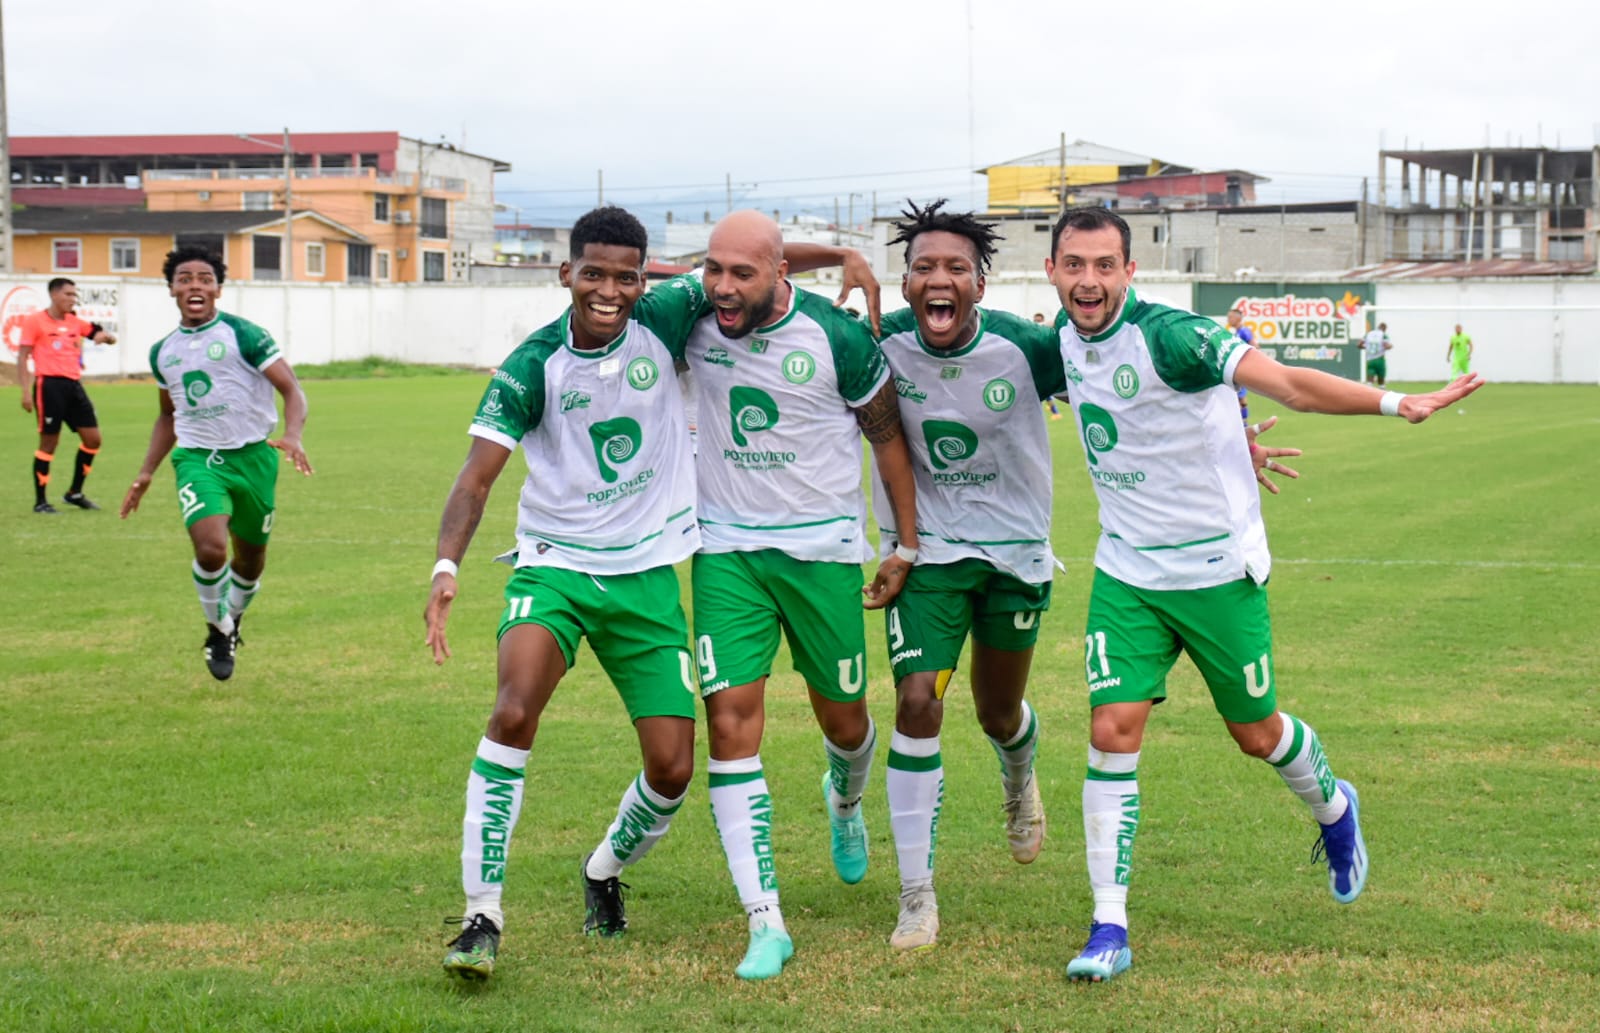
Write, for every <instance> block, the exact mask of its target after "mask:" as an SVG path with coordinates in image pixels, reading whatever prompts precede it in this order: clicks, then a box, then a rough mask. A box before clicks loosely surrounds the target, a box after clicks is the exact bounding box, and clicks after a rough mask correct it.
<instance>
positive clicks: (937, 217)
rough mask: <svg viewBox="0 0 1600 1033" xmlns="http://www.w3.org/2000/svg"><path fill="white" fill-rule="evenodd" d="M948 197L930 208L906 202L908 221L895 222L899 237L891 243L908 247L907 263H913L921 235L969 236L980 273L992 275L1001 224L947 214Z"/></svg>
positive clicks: (972, 216) (940, 199)
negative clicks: (915, 243) (913, 249)
mask: <svg viewBox="0 0 1600 1033" xmlns="http://www.w3.org/2000/svg"><path fill="white" fill-rule="evenodd" d="M948 200H949V199H948V198H943V197H941V198H939V200H937V201H932V202H929V204H928V205H927V207H924V208H919V207H917V203H916V202H915V201H912V200H911V199H909V198H907V199H906V209H905V211H903V212H901V214H902V215H904V216H905V217H906V221H904V222H897V223H895V224H894V225H895V228H896V229H898V230H899V231H900V233H899V235H898V236H896V237H894V238H893V239H892V240H890V241H889V244H890V245H891V246H893V245H895V244H904V245H905V246H906V259H905V260H906V264H907V265H910V264H911V242H912V241H913V240H916V239H917V237H918V236H919V235H920V234H923V233H932V232H935V231H939V232H944V233H954V234H955V235H956V236H958V237H966V238H967V239H968V240H970V241H971V242H972V250H973V251H974V252H975V253H976V254H977V256H978V272H979V273H980V274H987V273H988V272H989V261H990V260H991V259H992V258H994V255H995V251H996V247H995V245H996V243H998V242H999V241H1000V240H1001V239H1002V238H1001V236H1000V234H998V233H996V232H995V230H994V228H995V226H996V225H997V223H992V222H982V221H980V220H979V219H978V218H977V216H975V215H973V213H971V212H945V211H940V209H942V208H943V207H944V206H945V204H946V203H947V202H948Z"/></svg>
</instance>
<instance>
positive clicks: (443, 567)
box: [430, 560, 461, 580]
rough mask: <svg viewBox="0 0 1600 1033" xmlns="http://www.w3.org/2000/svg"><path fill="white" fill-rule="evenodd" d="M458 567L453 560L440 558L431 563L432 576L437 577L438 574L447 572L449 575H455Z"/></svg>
mask: <svg viewBox="0 0 1600 1033" xmlns="http://www.w3.org/2000/svg"><path fill="white" fill-rule="evenodd" d="M460 569H461V568H460V567H458V566H456V561H455V560H440V561H439V562H438V563H435V564H434V565H433V576H434V577H438V576H439V575H440V574H449V575H450V576H451V577H455V576H456V571H458V570H460ZM430 580H431V579H430Z"/></svg>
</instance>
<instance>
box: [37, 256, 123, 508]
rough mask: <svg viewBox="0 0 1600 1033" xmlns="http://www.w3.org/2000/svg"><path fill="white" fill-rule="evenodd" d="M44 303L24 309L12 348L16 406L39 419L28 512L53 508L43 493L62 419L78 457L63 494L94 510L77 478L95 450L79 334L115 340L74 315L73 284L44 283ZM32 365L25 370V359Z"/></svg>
mask: <svg viewBox="0 0 1600 1033" xmlns="http://www.w3.org/2000/svg"><path fill="white" fill-rule="evenodd" d="M48 289H49V292H50V307H49V308H47V309H42V310H40V311H38V312H32V313H29V314H28V315H27V316H26V317H25V318H24V319H23V321H22V342H21V345H20V347H18V349H17V380H18V382H19V383H21V384H22V411H23V412H31V413H34V414H35V415H36V416H37V418H38V421H39V450H38V451H36V452H35V453H33V511H34V512H35V513H54V512H55V511H56V508H55V507H54V506H52V505H50V503H49V502H48V501H46V499H45V497H44V489H45V485H47V484H49V483H50V460H51V459H52V458H54V456H55V454H56V443H57V442H58V441H60V440H61V424H62V423H63V422H64V423H66V425H67V426H68V427H71V428H72V429H73V430H74V431H76V432H77V435H78V459H77V462H76V463H75V464H74V465H73V469H72V489H71V490H70V491H68V492H67V493H66V495H65V496H64V499H65V501H66V502H68V503H69V504H71V505H74V506H77V507H78V508H79V509H99V508H100V507H99V506H97V505H95V504H94V503H93V502H90V501H89V500H88V498H86V497H85V496H84V494H83V479H84V478H85V477H87V476H89V467H90V466H91V465H93V463H94V457H95V455H96V454H97V453H98V452H99V451H100V424H99V421H98V420H96V419H95V415H94V406H93V405H91V404H90V403H89V395H88V394H87V393H86V392H85V391H84V390H83V380H82V376H83V374H82V370H83V351H82V348H81V347H80V345H79V341H80V339H81V338H84V337H87V338H89V340H91V341H93V342H95V343H96V344H116V343H117V338H116V335H115V334H113V333H111V332H110V331H108V330H106V329H105V328H103V327H102V326H101V325H100V324H99V323H89V322H85V321H84V320H82V319H79V318H78V316H77V314H76V313H74V312H73V309H75V308H77V306H78V287H77V284H75V283H73V282H72V281H71V280H69V279H67V278H66V277H63V276H58V277H56V278H55V279H54V280H51V281H50V284H49V288H48ZM29 356H32V358H33V369H32V371H30V370H29V369H28V358H29Z"/></svg>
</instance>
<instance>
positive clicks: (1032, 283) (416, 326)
mask: <svg viewBox="0 0 1600 1033" xmlns="http://www.w3.org/2000/svg"><path fill="white" fill-rule="evenodd" d="M77 282H78V288H79V293H80V295H81V296H82V297H84V298H86V299H88V302H89V303H85V304H83V305H81V306H80V307H81V310H82V311H83V313H84V316H85V318H87V319H92V320H96V321H99V322H102V323H113V324H115V327H116V331H117V334H118V336H119V338H120V342H121V343H120V344H119V345H117V346H116V347H109V348H101V347H95V348H90V349H87V353H88V354H87V355H86V357H85V372H87V373H89V374H91V375H95V376H117V375H128V374H142V373H148V372H149V364H148V356H149V350H150V345H152V344H154V343H155V342H156V341H157V340H159V339H160V338H161V337H162V336H163V335H165V334H166V333H167V332H168V331H170V330H171V329H172V327H173V326H175V325H176V324H177V308H176V306H175V305H174V303H173V301H172V298H171V297H170V295H169V294H168V292H167V288H166V285H165V284H163V283H159V282H151V281H148V280H120V279H101V278H93V277H83V278H81V279H79V280H78V281H77ZM1135 284H1136V286H1138V288H1139V289H1140V291H1141V293H1142V294H1143V295H1144V296H1145V297H1148V298H1152V299H1159V300H1163V301H1167V302H1170V303H1173V304H1177V305H1181V306H1187V305H1188V304H1189V299H1190V285H1189V283H1188V282H1187V281H1185V280H1182V279H1174V278H1166V279H1164V278H1161V277H1152V276H1144V275H1141V276H1138V277H1136V279H1135ZM44 287H45V279H44V278H38V279H28V280H16V279H13V280H10V281H6V280H0V295H3V296H4V298H5V301H4V318H5V321H6V334H7V338H8V343H10V344H11V346H12V348H13V351H12V352H10V353H8V354H7V355H4V356H0V361H4V360H6V359H9V357H10V355H12V354H14V348H15V343H16V341H15V334H16V330H15V326H14V323H15V320H14V318H13V317H14V316H15V315H16V314H17V313H18V312H20V311H22V310H24V309H26V308H32V307H39V306H42V305H43V304H46V303H47V301H48V299H47V298H46V297H45V291H44ZM814 289H816V290H818V291H820V292H822V293H825V294H827V295H828V296H830V297H831V296H832V295H833V294H834V293H836V292H837V290H838V288H837V287H836V286H832V285H829V284H819V285H816V286H815V288H814ZM1377 291H1378V304H1377V306H1376V309H1375V311H1376V318H1377V319H1381V320H1383V321H1385V322H1387V323H1388V324H1389V336H1390V338H1391V340H1393V342H1394V345H1395V348H1394V351H1392V352H1390V353H1389V376H1390V377H1391V378H1392V379H1394V380H1421V381H1430V380H1443V379H1445V377H1446V375H1447V373H1448V369H1449V367H1448V364H1447V363H1446V361H1445V344H1446V342H1447V341H1448V340H1449V337H1450V334H1451V333H1452V332H1453V329H1454V327H1455V324H1457V323H1460V324H1462V325H1463V326H1464V327H1465V328H1466V331H1467V333H1468V334H1470V335H1471V337H1472V340H1473V343H1474V345H1475V348H1476V351H1475V354H1474V356H1473V368H1474V369H1475V370H1478V371H1480V372H1482V373H1483V374H1484V375H1485V376H1486V377H1488V378H1489V379H1490V380H1494V381H1525V382H1535V383H1588V384H1596V383H1600V278H1597V279H1582V280H1579V279H1567V280H1559V281H1557V280H1533V279H1528V280H1513V281H1496V280H1461V281H1457V280H1451V281H1438V282H1421V281H1419V282H1413V283H1393V282H1384V283H1380V284H1379V285H1378V288H1377ZM567 302H568V293H567V291H566V290H565V289H563V288H561V287H557V286H549V287H543V286H541V287H529V286H483V285H461V286H455V285H451V286H443V285H441V286H426V285H417V284H411V285H405V286H398V285H397V286H342V285H341V286H326V287H323V286H312V285H297V286H293V287H290V286H286V285H283V284H269V283H228V284H226V285H224V287H223V293H222V300H221V307H222V308H223V309H224V310H226V311H229V312H233V313H236V314H238V315H240V316H243V317H244V318H246V319H249V320H252V321H254V322H256V323H260V324H261V325H262V326H265V327H267V328H268V329H270V330H272V331H273V333H274V334H275V335H276V336H277V337H278V339H279V341H280V342H281V343H282V344H283V346H284V350H285V354H287V356H288V357H289V359H290V360H291V361H292V362H294V363H296V364H299V365H309V364H312V363H323V362H330V361H334V360H351V359H361V358H365V357H367V356H378V357H381V358H385V359H392V360H395V361H401V362H427V363H444V364H450V365H463V366H477V367H484V368H487V367H489V366H493V365H496V364H498V363H499V361H500V360H501V359H502V358H503V357H504V356H505V354H506V353H507V352H508V351H510V349H511V348H512V347H513V346H514V345H515V344H516V343H517V342H518V341H520V340H522V338H524V337H526V336H527V335H528V334H529V333H530V332H532V331H533V330H536V329H537V328H539V327H540V326H543V325H544V324H545V323H547V322H549V321H550V320H552V319H555V318H556V317H557V316H559V315H560V314H561V312H562V311H563V310H564V309H565V308H566V306H567ZM883 302H884V306H885V308H888V309H893V308H900V307H903V306H904V304H905V303H904V302H903V301H902V300H901V298H900V291H899V284H898V283H894V282H889V283H886V284H885V285H884V292H883ZM853 303H854V304H856V305H857V306H859V303H860V302H859V295H858V296H857V298H856V299H855V301H854V302H853ZM983 303H984V304H985V305H986V306H988V307H990V308H996V309H1004V310H1008V311H1011V312H1015V313H1017V314H1018V315H1021V316H1024V317H1030V316H1032V315H1033V313H1035V312H1043V313H1045V314H1046V315H1047V317H1049V318H1054V315H1055V312H1056V310H1057V308H1058V304H1057V301H1056V295H1055V291H1054V289H1053V288H1052V287H1051V286H1050V284H1049V283H1048V282H1046V281H1045V280H1044V279H1043V277H1042V276H1041V277H1039V278H1037V279H1029V280H1025V281H1017V280H1009V279H1007V280H1005V281H1001V280H999V279H996V280H995V281H992V282H991V283H990V284H989V288H988V292H987V294H986V296H985V297H984V301H983Z"/></svg>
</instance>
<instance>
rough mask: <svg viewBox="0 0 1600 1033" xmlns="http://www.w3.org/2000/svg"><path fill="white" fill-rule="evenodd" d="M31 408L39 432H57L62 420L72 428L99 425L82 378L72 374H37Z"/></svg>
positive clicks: (77, 429)
mask: <svg viewBox="0 0 1600 1033" xmlns="http://www.w3.org/2000/svg"><path fill="white" fill-rule="evenodd" d="M33 411H34V413H35V415H37V416H38V418H39V433H40V434H60V433H61V425H62V424H63V423H65V424H66V425H67V426H68V427H71V428H72V429H73V430H75V431H81V430H83V429H84V428H85V427H98V426H100V422H99V420H98V419H96V417H95V414H94V405H93V404H92V403H91V402H90V401H89V393H88V392H87V391H85V390H84V389H83V381H81V380H75V379H73V378H72V377H36V378H35V379H34V381H33Z"/></svg>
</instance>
